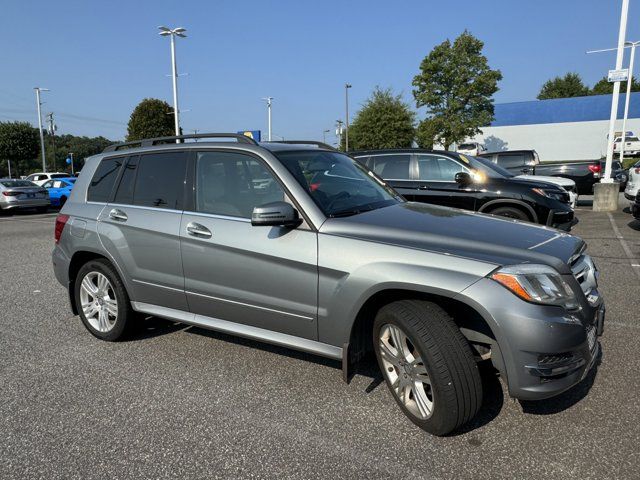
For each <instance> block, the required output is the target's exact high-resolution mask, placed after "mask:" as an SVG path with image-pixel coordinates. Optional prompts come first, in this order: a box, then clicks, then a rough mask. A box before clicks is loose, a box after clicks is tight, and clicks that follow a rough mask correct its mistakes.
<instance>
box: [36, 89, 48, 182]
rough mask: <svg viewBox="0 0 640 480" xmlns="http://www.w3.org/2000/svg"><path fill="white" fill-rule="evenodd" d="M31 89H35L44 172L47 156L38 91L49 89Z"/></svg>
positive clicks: (44, 170)
mask: <svg viewBox="0 0 640 480" xmlns="http://www.w3.org/2000/svg"><path fill="white" fill-rule="evenodd" d="M33 89H34V90H35V91H36V104H37V106H38V130H39V131H40V149H41V151H42V171H43V172H45V173H46V171H47V158H46V154H45V153H44V132H43V131H42V110H41V108H40V107H41V106H42V102H41V101H40V92H48V91H49V89H48V88H40V87H34V88H33Z"/></svg>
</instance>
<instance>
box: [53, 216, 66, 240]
mask: <svg viewBox="0 0 640 480" xmlns="http://www.w3.org/2000/svg"><path fill="white" fill-rule="evenodd" d="M67 221H69V215H62V214H59V215H58V216H57V217H56V228H55V230H54V231H53V238H54V239H55V241H56V243H58V242H59V241H60V237H61V236H62V231H63V230H64V226H65V225H66V224H67Z"/></svg>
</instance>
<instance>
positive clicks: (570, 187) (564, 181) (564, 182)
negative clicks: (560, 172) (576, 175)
mask: <svg viewBox="0 0 640 480" xmlns="http://www.w3.org/2000/svg"><path fill="white" fill-rule="evenodd" d="M516 178H522V179H523V180H533V181H537V182H547V183H553V184H554V185H558V186H560V187H562V188H564V189H565V190H566V191H567V192H569V201H570V202H571V208H576V205H578V190H576V182H574V181H573V180H571V179H570V178H564V177H548V176H545V175H518V176H517V177H516Z"/></svg>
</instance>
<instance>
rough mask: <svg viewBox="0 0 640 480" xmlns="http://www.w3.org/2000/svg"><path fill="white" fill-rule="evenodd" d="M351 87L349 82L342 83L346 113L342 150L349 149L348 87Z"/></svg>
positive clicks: (346, 150)
mask: <svg viewBox="0 0 640 480" xmlns="http://www.w3.org/2000/svg"><path fill="white" fill-rule="evenodd" d="M350 88H351V84H349V83H345V84H344V105H345V113H346V121H347V123H346V125H345V129H344V132H345V136H344V151H345V152H348V151H349V89H350Z"/></svg>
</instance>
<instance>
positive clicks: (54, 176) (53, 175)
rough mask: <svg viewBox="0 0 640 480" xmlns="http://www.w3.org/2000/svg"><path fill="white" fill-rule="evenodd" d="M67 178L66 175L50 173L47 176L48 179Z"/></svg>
mask: <svg viewBox="0 0 640 480" xmlns="http://www.w3.org/2000/svg"><path fill="white" fill-rule="evenodd" d="M68 176H69V175H67V174H66V173H52V174H51V175H49V178H64V177H68Z"/></svg>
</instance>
